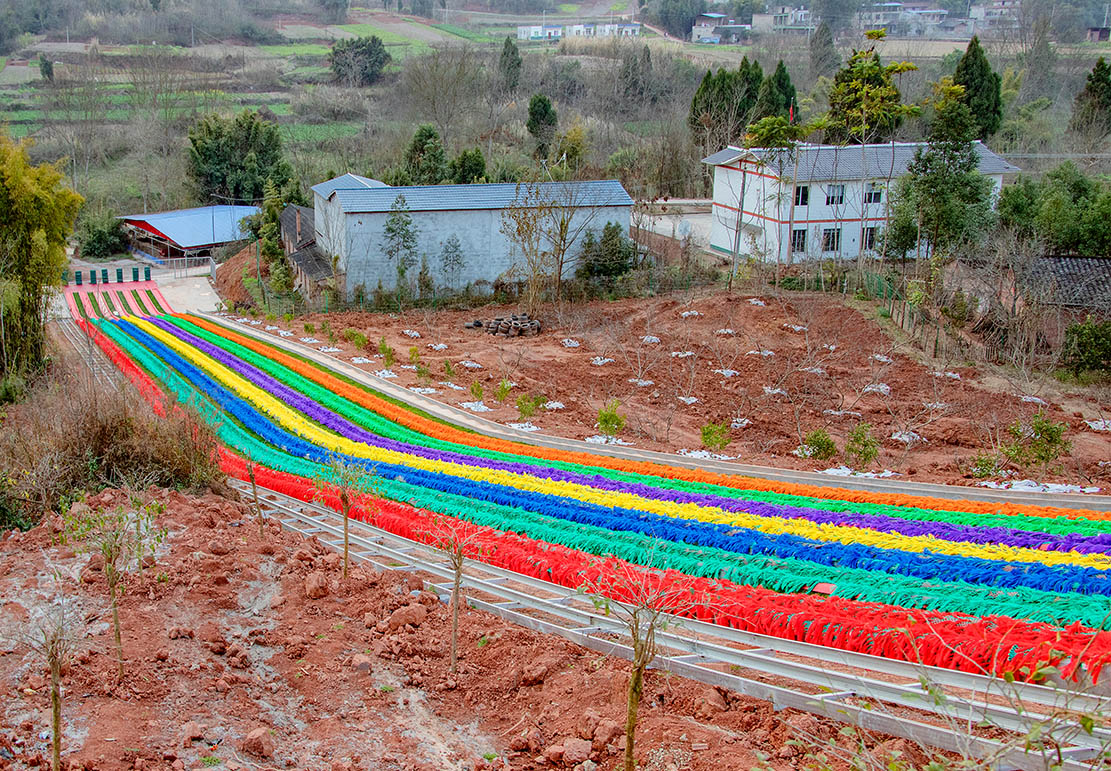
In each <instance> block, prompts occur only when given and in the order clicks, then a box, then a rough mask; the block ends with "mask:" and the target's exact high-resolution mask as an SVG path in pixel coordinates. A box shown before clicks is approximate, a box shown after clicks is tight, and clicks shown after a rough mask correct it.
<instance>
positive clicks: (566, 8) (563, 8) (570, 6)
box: [556, 3, 579, 13]
mask: <svg viewBox="0 0 1111 771" xmlns="http://www.w3.org/2000/svg"><path fill="white" fill-rule="evenodd" d="M556 8H558V9H559V12H560V13H578V12H579V4H578V3H560V4H559V5H557V6H556Z"/></svg>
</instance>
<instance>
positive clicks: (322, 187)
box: [312, 172, 389, 198]
mask: <svg viewBox="0 0 1111 771" xmlns="http://www.w3.org/2000/svg"><path fill="white" fill-rule="evenodd" d="M375 187H389V185H387V184H386V183H385V182H382V181H380V180H377V179H371V178H370V177H360V176H359V175H358V174H352V173H351V172H348V173H346V174H341V175H340V176H338V177H334V178H332V179H329V180H328V181H327V182H321V183H320V184H319V185H313V186H312V191H313V192H314V193H316V194H317V195H319V196H320V197H321V198H327V197H328V196H330V195H331V194H332V193H333V192H335V191H336V190H346V189H351V190H365V189H366V188H375Z"/></svg>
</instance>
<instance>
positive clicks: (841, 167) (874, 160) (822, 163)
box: [702, 142, 1021, 182]
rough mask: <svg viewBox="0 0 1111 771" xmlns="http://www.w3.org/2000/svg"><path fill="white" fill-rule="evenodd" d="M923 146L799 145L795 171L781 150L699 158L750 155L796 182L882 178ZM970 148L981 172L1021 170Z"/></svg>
mask: <svg viewBox="0 0 1111 771" xmlns="http://www.w3.org/2000/svg"><path fill="white" fill-rule="evenodd" d="M924 147H926V143H925V142H895V143H894V144H891V143H888V144H882V145H879V144H877V145H863V146H862V145H809V144H804V145H800V146H799V149H798V171H797V172H796V171H795V159H794V157H792V156H791V155H790V154H789V153H787V152H786V151H782V150H770V149H767V148H761V147H754V148H752V149H751V150H744V149H741V148H737V147H728V148H726V149H725V150H721V151H719V152H716V153H714V154H713V155H711V156H709V157H708V158H704V159H703V160H702V162H703V163H706V164H709V165H711V166H719V165H721V164H724V163H732V162H733V161H735V160H736V159H738V158H740V157H742V156H745V155H749V154H751V155H752V156H754V157H755V158H757V159H759V160H761V161H763V162H765V163H766V164H767V165H768V166H769V167H770V168H771V169H772V170H773V172H775V173H776V174H778V175H779V176H793V177H794V178H795V179H796V180H798V181H800V182H808V181H819V182H820V181H824V180H842V179H883V178H885V177H888V176H892V177H898V176H901V175H903V174H904V173H906V170H907V166H908V165H909V164H910V162H911V161H912V160H914V153H915V151H916V150H918V149H919V148H924ZM973 147H974V148H975V150H976V153H977V155H979V156H980V164H979V169H980V173H982V174H1016V173H1018V172H1019V171H1021V169H1020V168H1018V166H1015V165H1013V164H1011V163H1008V162H1007V161H1005V160H1003V159H1002V158H1001V157H999V156H998V155H996V154H995V153H993V152H992V151H991V150H989V149H988V148H987V147H985V146H984V144H983V143H982V142H974V143H973Z"/></svg>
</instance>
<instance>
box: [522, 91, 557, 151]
mask: <svg viewBox="0 0 1111 771" xmlns="http://www.w3.org/2000/svg"><path fill="white" fill-rule="evenodd" d="M557 125H559V117H558V116H557V115H556V111H555V107H553V106H552V100H551V99H549V98H548V97H546V96H544V94H533V95H532V99H530V100H529V104H528V123H527V124H526V127H527V128H528V133H530V134H532V136H533V137H534V138H535V139H536V154H537V155H538V156H539V157H542V158H544V157H547V155H548V146H549V145H550V144H551V143H552V139H554V138H555V132H556V126H557Z"/></svg>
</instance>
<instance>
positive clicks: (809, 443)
mask: <svg viewBox="0 0 1111 771" xmlns="http://www.w3.org/2000/svg"><path fill="white" fill-rule="evenodd" d="M799 455H800V456H802V457H803V458H813V459H815V460H829V459H830V458H832V457H834V456H835V455H837V445H836V444H835V443H834V441H833V437H831V436H830V435H829V432H828V431H826V430H825V429H824V428H818V429H815V430H813V431H811V432H810V433H809V434H807V435H806V438H805V439H803V440H802V446H801V447H799Z"/></svg>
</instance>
